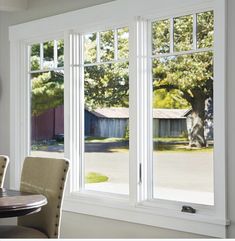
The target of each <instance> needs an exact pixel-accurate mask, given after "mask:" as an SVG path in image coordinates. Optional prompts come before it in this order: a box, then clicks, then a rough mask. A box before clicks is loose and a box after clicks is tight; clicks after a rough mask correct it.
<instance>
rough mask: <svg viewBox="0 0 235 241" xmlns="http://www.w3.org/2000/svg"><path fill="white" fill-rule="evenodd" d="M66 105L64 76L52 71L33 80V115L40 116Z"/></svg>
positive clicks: (61, 73) (60, 72) (59, 72)
mask: <svg viewBox="0 0 235 241" xmlns="http://www.w3.org/2000/svg"><path fill="white" fill-rule="evenodd" d="M63 103H64V74H63V72H62V71H57V72H54V71H50V72H46V73H43V74H40V75H38V76H36V77H35V78H33V79H32V94H31V113H32V115H33V116H39V115H41V114H42V113H43V112H45V111H47V110H49V109H53V108H56V107H58V106H60V105H62V104H63Z"/></svg>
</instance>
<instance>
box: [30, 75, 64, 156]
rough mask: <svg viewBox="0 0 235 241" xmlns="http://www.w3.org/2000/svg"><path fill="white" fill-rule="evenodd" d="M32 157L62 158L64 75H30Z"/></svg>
mask: <svg viewBox="0 0 235 241" xmlns="http://www.w3.org/2000/svg"><path fill="white" fill-rule="evenodd" d="M31 155H32V156H40V157H58V158H60V157H63V156H64V72H63V71H50V72H43V73H37V74H31Z"/></svg>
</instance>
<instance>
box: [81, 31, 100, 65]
mask: <svg viewBox="0 0 235 241" xmlns="http://www.w3.org/2000/svg"><path fill="white" fill-rule="evenodd" d="M96 36H97V34H96V33H90V34H86V35H85V36H84V63H85V64H89V63H95V62H96V59H97V40H96Z"/></svg>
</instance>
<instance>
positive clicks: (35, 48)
mask: <svg viewBox="0 0 235 241" xmlns="http://www.w3.org/2000/svg"><path fill="white" fill-rule="evenodd" d="M30 55H31V57H30V69H31V70H32V71H33V70H40V44H33V45H32V46H31V53H30Z"/></svg>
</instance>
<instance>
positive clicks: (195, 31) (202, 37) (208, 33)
mask: <svg viewBox="0 0 235 241" xmlns="http://www.w3.org/2000/svg"><path fill="white" fill-rule="evenodd" d="M213 33H214V20H213V12H212V11H208V12H203V13H199V14H194V15H188V16H182V17H177V18H171V19H165V20H159V21H155V22H153V23H152V74H153V102H152V105H153V164H154V165H153V166H154V170H153V176H154V184H153V197H154V198H159V199H167V200H176V201H184V202H194V203H200V204H208V205H213V204H214V193H213Z"/></svg>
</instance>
